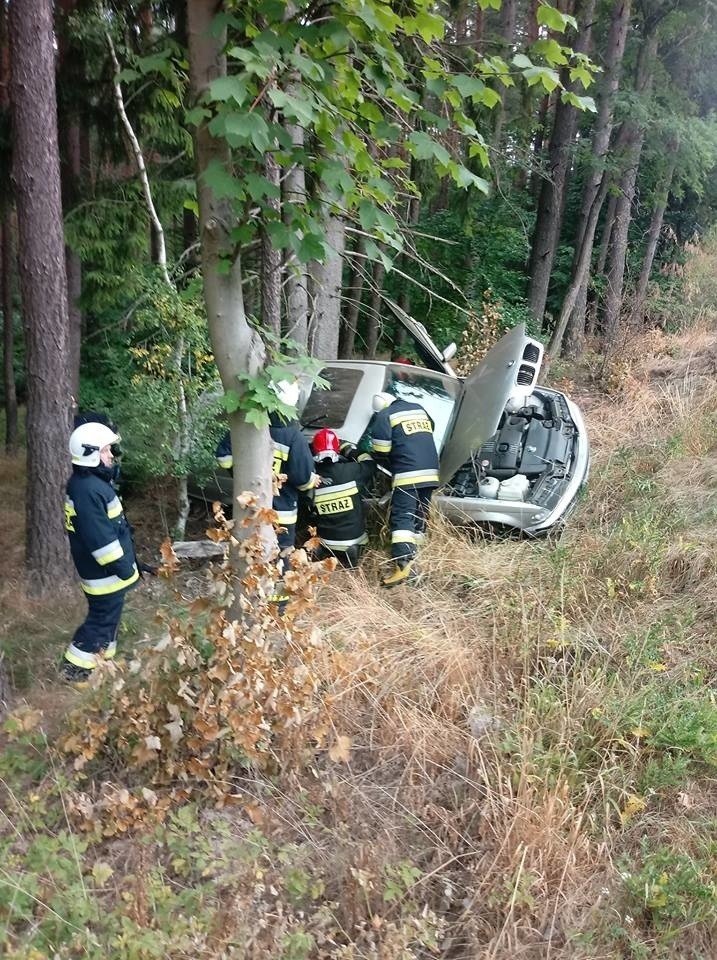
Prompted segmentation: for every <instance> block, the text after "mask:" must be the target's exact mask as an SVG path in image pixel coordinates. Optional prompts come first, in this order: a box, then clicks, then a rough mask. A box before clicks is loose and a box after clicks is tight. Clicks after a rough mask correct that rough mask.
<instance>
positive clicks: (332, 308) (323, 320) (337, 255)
mask: <svg viewBox="0 0 717 960" xmlns="http://www.w3.org/2000/svg"><path fill="white" fill-rule="evenodd" d="M325 222H326V243H327V246H328V247H329V250H330V252H329V255H328V256H327V258H326V260H325V261H324V262H323V263H319V262H318V261H312V262H311V264H310V266H309V270H310V276H311V288H310V289H311V297H312V301H313V309H312V311H311V319H310V321H309V353H310V354H311V356H313V357H318V358H319V359H320V360H335V359H336V358H337V356H338V353H339V328H340V325H341V289H342V283H343V266H344V260H343V253H344V246H345V244H346V222H345V220H344V219H343V217H342V216H341V215H340V211H333V212H331V213H329V214H328V216H327V218H326V221H325Z"/></svg>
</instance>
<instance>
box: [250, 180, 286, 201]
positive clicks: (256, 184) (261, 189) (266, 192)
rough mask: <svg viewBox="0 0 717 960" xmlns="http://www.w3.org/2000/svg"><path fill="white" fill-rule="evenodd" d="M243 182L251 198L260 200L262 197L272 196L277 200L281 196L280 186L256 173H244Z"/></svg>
mask: <svg viewBox="0 0 717 960" xmlns="http://www.w3.org/2000/svg"><path fill="white" fill-rule="evenodd" d="M244 183H245V184H246V188H247V190H248V191H249V196H250V197H251V198H252V200H261V198H262V197H273V198H274V199H276V200H278V199H279V198H280V197H281V188H280V187H279V186H277V184H275V183H272V182H271V180H267V178H266V177H260V176H259V175H258V174H256V173H246V174H244Z"/></svg>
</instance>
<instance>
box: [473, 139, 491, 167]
mask: <svg viewBox="0 0 717 960" xmlns="http://www.w3.org/2000/svg"><path fill="white" fill-rule="evenodd" d="M468 156H469V157H470V158H471V159H473V157H478V159H479V160H480V163H481V166H482V167H488V166H490V157H489V154H488V148H487V147H486V145H485V143H478V142H477V141H475V140H474V141H473V142H472V143H471V144H470V145H469V147H468Z"/></svg>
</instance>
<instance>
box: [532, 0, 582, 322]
mask: <svg viewBox="0 0 717 960" xmlns="http://www.w3.org/2000/svg"><path fill="white" fill-rule="evenodd" d="M594 11H595V0H583V2H582V3H581V4H579V5H578V10H577V17H578V18H579V21H580V23H581V24H583V28H582V30H581V32H580V34H579V35H578V38H577V40H576V41H575V43H574V44H573V46H574V49H575V51H576V52H578V53H586V52H587V51H588V50H589V47H590V37H591V24H592V19H593V13H594ZM561 80H562V83H563V85H564V86H565V88H566V90H568V91H571V92H575V89H576V86H577V84H576V83H571V82H570V72H569V69H567V68H565V69H563V71H562V72H561ZM576 126H577V110H576V109H575V107H573V106H571V105H570V104H569V103H564V102H563V100H562V99H559V100H558V102H557V104H556V106H555V120H554V123H553V129H552V132H551V135H550V145H549V147H548V175H547V177H545V178H544V179H543V181H542V183H541V188H540V195H539V197H538V212H537V218H536V222H535V230H534V232H533V241H532V245H531V251H530V262H529V264H528V271H529V275H530V281H529V284H528V307H529V308H530V311H531V313H532V314H533V316H534V317H535V318H536V319H537V320H539V321H541V322H542V319H543V314H544V313H545V303H546V300H547V298H548V287H549V286H550V277H551V275H552V272H553V262H554V260H555V252H556V250H557V248H558V241H559V239H560V224H561V221H562V213H563V202H564V193H565V180H566V175H567V171H568V166H569V163H570V152H571V149H572V144H573V140H574V138H575V129H576Z"/></svg>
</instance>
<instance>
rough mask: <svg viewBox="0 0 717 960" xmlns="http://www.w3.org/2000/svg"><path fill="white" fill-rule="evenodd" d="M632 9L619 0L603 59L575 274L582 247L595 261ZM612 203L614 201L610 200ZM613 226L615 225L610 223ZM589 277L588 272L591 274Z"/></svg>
mask: <svg viewBox="0 0 717 960" xmlns="http://www.w3.org/2000/svg"><path fill="white" fill-rule="evenodd" d="M630 6H631V0H617V2H616V3H615V5H614V7H613V10H612V18H611V21H610V31H609V33H608V38H607V46H606V49H605V57H604V64H605V66H604V71H605V72H604V74H603V80H602V87H601V91H600V95H599V96H598V100H597V110H598V112H597V116H596V118H595V127H594V130H593V137H592V150H591V159H590V170H589V173H588V177H587V180H586V182H585V187H584V190H583V198H582V203H581V207H580V217H579V219H578V227H577V231H576V236H575V254H574V258H573V268H572V274H573V275H574V273H575V268H576V265H577V262H578V259H579V258H580V255H581V250H582V247H583V245H587V246H588V247H589V248H590V256H591V257H592V251H593V246H594V243H595V232H594V231H593V234H592V236H590V235H589V234H588V233H587V231H586V225H587V221H588V216H589V212H590V210H591V209H592V205H593V201H594V199H595V197H596V196H597V193H598V190H599V189H600V184H601V181H602V179H603V172H604V163H605V158H606V156H607V152H608V149H609V146H610V137H611V135H612V127H613V114H614V109H615V97H616V94H617V91H618V88H619V86H620V76H621V73H622V61H623V56H624V53H625V42H626V40H627V34H628V29H629V25H630V13H631V11H630ZM611 199H612V198H611ZM610 223H612V221H611V220H610ZM588 274H589V271H588ZM587 287H588V275H586V277H585V279H584V281H583V284H582V286H581V288H580V290H579V292H578V296H577V298H576V302H575V307H574V308H573V313H572V316H571V318H570V321H569V323H568V329H567V333H566V337H565V352H566V354H567V355H568V356H570V357H572V358H577V357H578V356H580V354H582V351H583V344H584V340H585V311H586V307H587Z"/></svg>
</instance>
